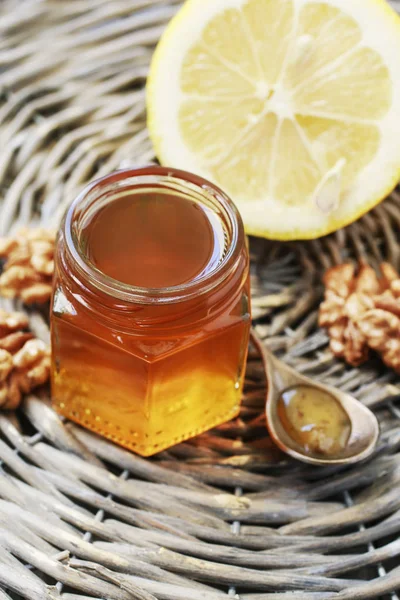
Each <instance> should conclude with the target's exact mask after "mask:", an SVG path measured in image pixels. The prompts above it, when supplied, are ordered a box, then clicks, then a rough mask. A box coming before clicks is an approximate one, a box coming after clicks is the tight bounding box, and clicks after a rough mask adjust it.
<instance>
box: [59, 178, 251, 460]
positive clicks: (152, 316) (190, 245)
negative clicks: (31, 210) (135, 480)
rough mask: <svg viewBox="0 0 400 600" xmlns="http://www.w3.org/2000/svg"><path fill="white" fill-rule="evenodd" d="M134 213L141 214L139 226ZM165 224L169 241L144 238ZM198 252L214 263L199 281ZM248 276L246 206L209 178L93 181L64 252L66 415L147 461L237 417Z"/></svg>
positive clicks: (64, 238)
mask: <svg viewBox="0 0 400 600" xmlns="http://www.w3.org/2000/svg"><path fill="white" fill-rule="evenodd" d="M124 203H125V204H124ZM125 209H126V210H127V211H128V212H124V210H125ZM189 209H190V211H192V212H187V211H188V210H189ZM192 209H193V210H195V211H197V212H193V210H192ZM132 210H134V211H140V212H135V213H134V214H135V215H136V214H138V215H139V214H140V219H141V220H140V226H138V227H136V228H135V226H136V222H135V218H136V217H135V216H134V215H133V213H132V212H131V213H129V211H132ZM102 211H103V212H102ZM104 211H108V212H107V213H105V212H104ZM118 211H120V212H118ZM185 211H186V212H185ZM198 211H200V213H199V212H198ZM101 215H103V217H101ZM187 215H189V216H187ZM189 217H190V218H189ZM100 218H102V219H103V221H102V222H100V221H99V219H100ZM192 218H194V219H199V218H200V219H201V220H202V221H201V223H202V225H201V226H202V227H203V225H204V223H205V220H207V230H206V229H204V230H202V229H198V228H197V229H196V227H197V225H196V223H197V221H193V223H192V222H191V219H192ZM96 219H97V220H96ZM129 219H131V221H129ZM132 219H133V220H132ZM153 221H156V224H155V225H157V226H159V228H160V234H159V235H158V236H155V235H154V234H153V237H151V236H150V238H149V239H148V238H147V237H143V236H144V235H145V234H146V231H144V233H143V230H146V228H148V227H153ZM203 221H204V223H203ZM131 223H133V226H134V228H133V229H134V231H133V230H132V235H130V233H129V232H130V229H129V227H131ZM197 224H198V223H197ZM155 225H154V226H155ZM93 232H97V233H96V235H97V239H96V238H94V237H93V235H94V233H93ZM99 232H100V233H99ZM101 232H102V233H101ZM135 232H136V233H135ZM201 232H203V233H201ZM204 232H207V236H205V234H204ZM210 232H211V233H210ZM209 233H210V235H209ZM99 235H100V236H101V237H99ZM164 235H165V236H166V239H167V242H166V244H165V247H163V251H160V248H159V247H158V246H157V244H158V242H159V239H158V238H160V237H162V236H164ZM196 236H198V239H196ZM153 238H154V239H153ZM206 238H207V240H206ZM93 240H94V241H93ZM103 240H104V242H103ZM143 240H144V241H143ZM210 240H212V244H211V246H210V247H209V248H208V249H207V252H206V251H205V250H204V247H205V241H207V244H209V245H210ZM217 242H218V243H217ZM135 244H136V245H135ZM133 248H134V251H133ZM96 252H97V255H96V256H97V258H98V257H99V256H101V260H102V261H103V262H102V263H101V264H102V265H107V267H106V268H104V270H102V268H99V262H96V260H97V259H96V256H95V254H96ZM174 252H176V254H174ZM192 252H193V253H194V254H196V260H198V258H197V255H198V253H199V252H200V253H203V254H204V256H206V257H208V258H207V261H208V262H207V261H206V263H207V264H205V266H204V265H203V267H204V268H203V267H202V269H201V270H199V269H197V272H195V273H194V274H192V273H191V271H190V268H189V267H188V265H189V266H190V267H191V266H193V265H194V258H193V257H192V255H191V253H192ZM204 256H203V258H202V260H203V259H204ZM192 258H193V260H192ZM203 262H204V260H203ZM192 263H193V265H192ZM121 269H125V270H124V271H123V270H122V271H121ZM248 270H249V260H248V251H247V245H246V238H245V234H244V230H243V224H242V221H241V218H240V216H239V214H238V212H237V210H236V208H235V206H234V205H233V203H232V202H231V201H230V200H229V198H228V197H227V196H226V195H225V194H224V193H223V192H222V191H221V190H219V189H218V188H216V187H215V186H214V185H212V184H211V183H209V182H207V181H205V180H203V179H201V178H200V177H197V176H194V175H191V174H189V173H186V172H183V171H178V170H173V169H167V168H163V167H157V166H151V167H147V168H140V169H135V170H126V171H119V172H116V173H113V174H111V175H109V176H107V177H104V178H103V179H99V180H97V181H95V182H94V183H92V184H90V185H89V186H88V187H87V188H86V189H85V190H84V191H83V192H82V193H81V194H80V196H79V197H78V198H77V199H76V200H75V202H74V203H73V204H72V205H71V207H70V208H69V210H68V212H67V214H66V216H65V218H64V221H63V224H62V227H61V229H60V233H59V237H58V241H57V247H56V267H55V279H54V293H53V301H52V313H51V332H52V354H53V356H52V395H53V402H54V406H55V407H56V409H57V410H58V411H59V412H60V413H61V414H62V415H65V416H66V417H68V418H69V419H71V420H73V421H76V422H77V423H79V424H81V425H83V426H85V427H87V428H89V429H91V430H93V431H95V432H97V433H99V434H101V435H103V436H105V437H107V438H109V439H111V440H113V441H114V442H117V443H118V444H121V445H122V446H125V447H126V448H129V449H131V450H133V451H136V452H137V453H139V454H141V455H143V456H149V455H151V454H154V453H156V452H158V451H160V450H163V449H165V448H167V447H169V446H171V445H174V444H176V443H178V442H181V441H183V440H185V439H187V438H190V437H192V436H195V435H197V434H199V433H201V432H204V431H206V430H208V429H210V428H212V427H215V426H217V425H219V424H221V423H222V422H225V421H227V420H229V419H231V418H232V417H235V416H236V415H237V414H238V412H239V407H240V398H241V393H242V385H243V377H244V369H245V362H246V356H247V345H248V339H249V331H250V295H249V277H248ZM131 271H132V272H134V273H133V275H132V277H133V278H134V277H135V276H136V275H135V273H136V271H137V272H138V273H139V271H140V273H139V275H137V276H138V277H139V276H140V278H142V279H141V281H146V282H147V281H148V280H149V281H151V282H152V277H153V278H154V277H155V278H157V277H158V275H157V273H159V274H160V277H161V276H162V278H163V280H164V279H165V282H166V283H167V285H165V286H159V287H153V286H150V287H148V286H138V285H134V283H133V282H132V281H130V277H131ZM181 271H182V273H183V271H185V275H184V276H183V275H182V278H183V279H184V280H183V281H180V280H179V273H180V272H181ZM120 273H122V274H123V277H125V273H126V274H127V280H126V281H125V280H123V278H122V277H120V279H118V277H119V276H120ZM170 273H171V275H170ZM128 276H129V277H128ZM168 277H172V280H173V278H175V279H176V280H177V281H178V283H177V284H176V285H171V284H170V283H171V282H170V281H169V280H168ZM143 278H144V279H143ZM127 281H128V283H127Z"/></svg>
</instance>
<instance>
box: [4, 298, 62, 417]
mask: <svg viewBox="0 0 400 600" xmlns="http://www.w3.org/2000/svg"><path fill="white" fill-rule="evenodd" d="M28 325H29V323H28V318H27V317H26V315H24V314H23V313H9V312H6V311H4V310H1V309H0V409H6V410H12V409H15V408H16V407H17V406H18V405H19V403H20V402H21V399H22V397H23V394H27V393H29V392H31V391H32V390H33V389H34V388H36V387H37V386H39V385H42V384H43V383H46V381H47V380H48V378H49V375H50V350H49V348H48V347H47V346H46V344H44V342H42V341H41V340H38V339H35V338H34V336H33V335H32V333H30V332H29V331H26V330H27V328H28Z"/></svg>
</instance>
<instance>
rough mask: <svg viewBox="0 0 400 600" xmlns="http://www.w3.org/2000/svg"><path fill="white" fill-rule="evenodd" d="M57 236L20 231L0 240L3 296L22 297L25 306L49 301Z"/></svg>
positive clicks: (0, 283) (22, 229)
mask: <svg viewBox="0 0 400 600" xmlns="http://www.w3.org/2000/svg"><path fill="white" fill-rule="evenodd" d="M54 243H55V233H54V232H53V231H48V230H46V229H43V228H32V229H29V228H27V227H24V228H21V229H20V230H19V231H18V232H17V233H16V235H14V236H10V237H6V238H0V258H2V259H5V263H4V268H3V273H2V274H1V276H0V294H1V295H2V296H5V297H6V298H21V300H23V302H25V304H33V303H36V302H37V303H42V302H46V301H47V300H49V299H50V296H51V290H52V286H51V282H52V277H53V272H54Z"/></svg>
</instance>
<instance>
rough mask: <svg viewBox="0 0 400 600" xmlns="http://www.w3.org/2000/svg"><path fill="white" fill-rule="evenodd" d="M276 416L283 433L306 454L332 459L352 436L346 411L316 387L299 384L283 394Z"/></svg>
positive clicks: (334, 399) (326, 393) (331, 397)
mask: <svg viewBox="0 0 400 600" xmlns="http://www.w3.org/2000/svg"><path fill="white" fill-rule="evenodd" d="M278 416H279V419H280V421H281V423H282V426H283V428H284V429H285V431H286V433H287V434H288V435H289V436H290V437H291V438H292V439H293V440H294V441H295V442H297V443H298V444H299V445H300V446H301V447H302V448H303V450H305V452H307V453H310V454H321V455H325V456H335V455H338V454H340V452H342V451H343V450H344V449H345V448H346V446H347V442H348V440H349V437H350V433H351V421H350V419H349V416H348V414H347V412H346V411H345V410H344V408H343V407H342V405H341V404H340V402H338V401H337V400H336V398H334V397H333V396H331V395H330V394H329V393H328V392H324V391H323V390H320V389H318V388H317V387H311V386H307V385H299V386H296V387H293V388H289V389H288V390H286V391H284V392H283V393H282V394H281V396H280V398H279V401H278Z"/></svg>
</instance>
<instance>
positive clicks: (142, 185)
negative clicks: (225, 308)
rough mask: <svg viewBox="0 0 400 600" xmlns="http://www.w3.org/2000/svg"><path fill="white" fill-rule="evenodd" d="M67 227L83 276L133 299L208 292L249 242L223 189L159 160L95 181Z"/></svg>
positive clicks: (175, 298) (74, 259) (73, 208)
mask: <svg viewBox="0 0 400 600" xmlns="http://www.w3.org/2000/svg"><path fill="white" fill-rule="evenodd" d="M63 229H64V238H65V243H66V250H67V255H68V256H69V258H70V260H72V263H73V264H74V265H75V267H76V268H77V269H78V271H79V272H80V273H79V275H80V278H81V279H82V280H83V281H84V282H85V283H87V284H88V285H89V286H90V287H94V288H96V289H98V290H100V291H102V292H103V293H105V294H107V295H109V296H112V297H114V298H119V299H121V300H124V301H128V302H138V301H139V302H148V303H151V302H176V301H179V300H181V299H188V298H190V297H192V296H195V295H198V294H200V293H203V292H207V291H209V290H210V289H212V288H213V287H215V286H216V285H219V284H220V282H221V281H222V280H223V279H225V278H226V277H228V275H229V273H230V272H231V269H234V268H235V266H236V263H237V261H238V260H239V259H240V252H241V249H242V247H243V243H244V231H243V225H242V221H241V218H240V216H239V214H238V212H237V209H236V207H235V206H234V204H233V203H232V202H231V201H230V199H229V198H228V197H227V196H226V195H225V194H224V193H223V192H222V191H221V190H219V189H218V188H217V187H215V186H214V185H213V184H211V183H209V182H208V181H206V180H204V179H202V178H200V177H197V176H195V175H192V174H189V173H186V172H184V171H178V170H174V169H168V168H164V167H156V166H152V167H145V168H140V169H132V170H124V171H117V172H115V173H112V174H111V175H109V176H107V177H104V178H102V179H99V180H97V181H95V182H94V183H92V184H90V185H89V186H88V187H87V188H86V189H84V190H83V192H82V193H81V194H80V195H79V196H78V198H77V199H76V200H75V201H74V203H73V204H72V205H71V207H70V209H69V210H68V212H67V215H66V217H65V221H64V228H63Z"/></svg>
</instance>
